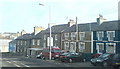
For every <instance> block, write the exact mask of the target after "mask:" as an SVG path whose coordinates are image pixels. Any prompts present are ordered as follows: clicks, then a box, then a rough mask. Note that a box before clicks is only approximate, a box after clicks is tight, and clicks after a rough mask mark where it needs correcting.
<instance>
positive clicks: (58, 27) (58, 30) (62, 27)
mask: <svg viewBox="0 0 120 69" xmlns="http://www.w3.org/2000/svg"><path fill="white" fill-rule="evenodd" d="M67 28H69V26H68V24H61V25H54V26H52V27H51V33H52V34H56V33H61V32H62V31H64V30H65V29H67ZM49 32H50V29H49V28H47V29H46V30H42V31H41V32H39V33H38V34H37V35H36V36H34V37H33V38H41V37H43V34H49Z"/></svg>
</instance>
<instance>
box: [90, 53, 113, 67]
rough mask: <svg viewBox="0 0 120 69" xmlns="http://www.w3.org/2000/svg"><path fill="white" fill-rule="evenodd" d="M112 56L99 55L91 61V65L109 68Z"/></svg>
mask: <svg viewBox="0 0 120 69" xmlns="http://www.w3.org/2000/svg"><path fill="white" fill-rule="evenodd" d="M113 56H114V54H101V55H100V56H99V57H98V58H93V59H91V64H93V65H94V66H96V65H102V66H105V67H106V66H110V65H112V59H113Z"/></svg>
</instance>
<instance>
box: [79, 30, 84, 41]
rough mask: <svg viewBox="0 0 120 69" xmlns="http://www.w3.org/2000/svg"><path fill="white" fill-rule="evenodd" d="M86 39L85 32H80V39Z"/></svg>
mask: <svg viewBox="0 0 120 69" xmlns="http://www.w3.org/2000/svg"><path fill="white" fill-rule="evenodd" d="M84 38H85V32H80V33H79V39H80V40H84Z"/></svg>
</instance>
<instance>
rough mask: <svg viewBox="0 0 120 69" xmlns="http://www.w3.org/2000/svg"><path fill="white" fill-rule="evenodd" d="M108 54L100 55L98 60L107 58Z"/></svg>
mask: <svg viewBox="0 0 120 69" xmlns="http://www.w3.org/2000/svg"><path fill="white" fill-rule="evenodd" d="M109 55H110V54H102V55H100V56H99V57H98V58H105V57H108V56H109Z"/></svg>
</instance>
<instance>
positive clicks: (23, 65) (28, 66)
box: [21, 63, 30, 67]
mask: <svg viewBox="0 0 120 69" xmlns="http://www.w3.org/2000/svg"><path fill="white" fill-rule="evenodd" d="M21 64H22V65H23V66H25V67H30V66H28V65H25V64H23V63H21Z"/></svg>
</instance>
